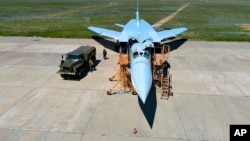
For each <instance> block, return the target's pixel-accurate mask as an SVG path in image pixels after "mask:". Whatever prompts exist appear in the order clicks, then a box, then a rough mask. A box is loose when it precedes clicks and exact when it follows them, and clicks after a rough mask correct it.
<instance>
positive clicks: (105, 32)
mask: <svg viewBox="0 0 250 141" xmlns="http://www.w3.org/2000/svg"><path fill="white" fill-rule="evenodd" d="M88 29H89V30H91V31H93V32H95V33H97V34H99V35H101V36H106V37H109V38H113V39H116V40H117V39H118V38H119V37H120V35H121V32H118V31H114V30H110V29H105V28H100V27H94V26H90V27H88Z"/></svg>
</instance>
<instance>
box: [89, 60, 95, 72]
mask: <svg viewBox="0 0 250 141" xmlns="http://www.w3.org/2000/svg"><path fill="white" fill-rule="evenodd" d="M93 66H94V62H93V61H92V59H89V70H90V71H91V72H92V71H93Z"/></svg>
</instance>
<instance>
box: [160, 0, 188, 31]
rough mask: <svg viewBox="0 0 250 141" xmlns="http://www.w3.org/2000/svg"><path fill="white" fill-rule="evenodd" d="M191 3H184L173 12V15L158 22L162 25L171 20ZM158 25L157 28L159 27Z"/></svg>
mask: <svg viewBox="0 0 250 141" xmlns="http://www.w3.org/2000/svg"><path fill="white" fill-rule="evenodd" d="M189 4H190V3H186V4H185V5H183V6H182V7H181V8H179V9H177V10H176V11H175V12H174V13H172V14H171V15H169V16H167V17H165V18H163V19H161V20H159V21H158V22H157V23H156V24H158V25H159V26H158V27H160V26H162V25H163V24H165V23H166V22H168V21H170V20H171V19H172V18H174V17H175V16H176V15H177V14H178V13H179V12H181V11H182V10H183V9H184V8H186V7H187V6H188V5H189ZM158 27H157V28H158Z"/></svg>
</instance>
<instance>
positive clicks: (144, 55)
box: [133, 51, 150, 59]
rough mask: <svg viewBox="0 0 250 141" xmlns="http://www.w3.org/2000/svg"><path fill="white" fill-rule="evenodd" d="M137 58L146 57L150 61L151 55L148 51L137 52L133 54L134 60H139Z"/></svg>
mask: <svg viewBox="0 0 250 141" xmlns="http://www.w3.org/2000/svg"><path fill="white" fill-rule="evenodd" d="M137 57H145V58H146V59H149V57H150V53H149V52H148V51H140V52H138V51H135V52H134V53H133V59H135V58H137Z"/></svg>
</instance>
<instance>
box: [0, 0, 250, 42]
mask: <svg viewBox="0 0 250 141" xmlns="http://www.w3.org/2000/svg"><path fill="white" fill-rule="evenodd" d="M207 1H208V2H206V1H205V0H204V1H202V0H200V1H191V0H190V1H188V0H186V1H174V0H172V1H171V0H165V1H163V0H158V1H150V0H144V1H142V0H141V1H140V16H141V18H143V19H145V20H147V21H148V22H149V23H151V24H154V23H156V22H157V21H159V20H160V19H162V18H164V17H166V16H168V15H170V14H171V13H173V12H174V11H175V10H177V9H178V8H180V7H181V6H182V5H184V4H186V3H187V2H190V5H189V6H188V7H186V8H185V9H184V10H183V11H181V12H180V13H179V14H178V15H177V16H176V17H174V18H173V19H172V20H171V21H169V22H168V23H166V24H164V25H163V27H162V29H163V28H175V27H180V26H185V27H187V28H188V31H187V32H185V33H184V34H183V35H181V37H184V38H187V39H193V40H208V41H250V31H245V30H243V29H242V28H240V27H238V26H237V25H236V24H246V23H247V24H250V14H249V13H250V8H249V7H250V2H249V1H246V0H240V1H236V0H235V1H233V0H231V1H228V0H224V1H216V0H207ZM135 4H136V3H135V1H134V0H133V1H132V0H130V1H128V0H117V1H113V0H105V1H104V0H70V1H69V0H37V1H35V2H34V1H33V0H11V1H9V0H1V1H0V35H1V36H41V37H60V38H91V37H92V36H94V35H95V34H94V33H92V32H90V31H88V30H87V27H88V26H101V27H105V28H110V29H114V30H119V31H120V30H121V29H120V28H119V27H116V26H115V25H114V23H121V24H126V22H128V20H130V19H131V18H134V17H135V8H136V6H135ZM160 30H161V29H160Z"/></svg>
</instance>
